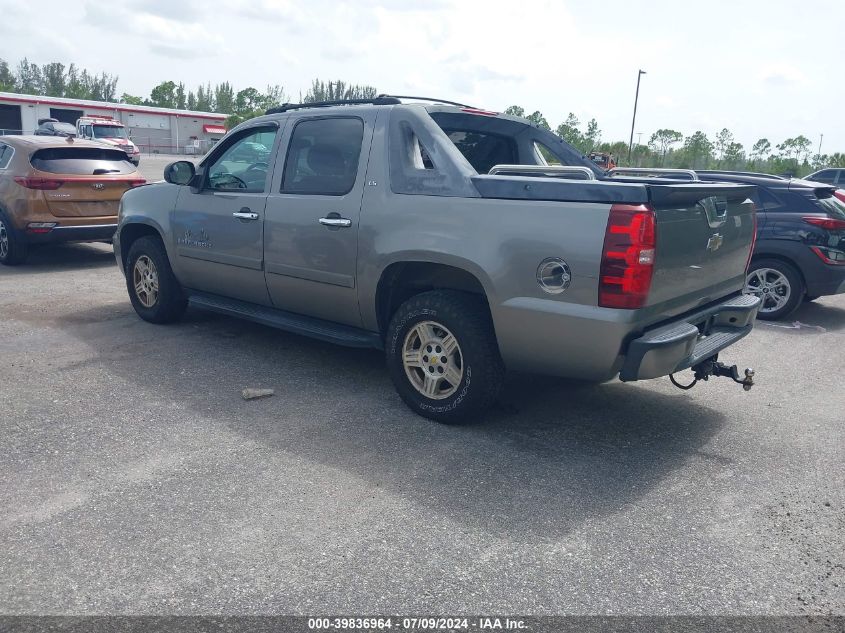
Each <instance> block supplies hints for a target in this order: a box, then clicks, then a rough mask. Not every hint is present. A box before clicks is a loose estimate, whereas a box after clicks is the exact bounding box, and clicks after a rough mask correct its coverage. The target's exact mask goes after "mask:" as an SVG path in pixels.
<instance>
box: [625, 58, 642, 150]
mask: <svg viewBox="0 0 845 633" xmlns="http://www.w3.org/2000/svg"><path fill="white" fill-rule="evenodd" d="M645 74H646V72H645V71H644V70H641V71H639V72H638V73H637V94H636V96H634V118H633V119H632V120H631V140H630V141H628V165H630V164H631V148H632V147H633V146H634V126H635V125H636V123H637V101H639V100H640V78H641V77H642V76H643V75H645Z"/></svg>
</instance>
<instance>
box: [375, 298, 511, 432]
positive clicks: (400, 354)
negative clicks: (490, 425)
mask: <svg viewBox="0 0 845 633" xmlns="http://www.w3.org/2000/svg"><path fill="white" fill-rule="evenodd" d="M385 347H386V355H387V367H388V371H389V373H390V377H391V379H392V380H393V384H394V385H395V387H396V390H397V391H398V392H399V395H400V396H401V397H402V400H404V401H405V404H407V405H408V406H409V407H410V408H411V410H413V411H414V412H415V413H418V414H419V415H421V416H423V417H426V418H430V419H432V420H436V421H438V422H443V423H445V424H458V423H461V422H465V421H470V420H472V419H473V418H475V417H477V416H479V415H480V414H482V413H483V412H484V411H486V410H487V409H488V408H489V407H490V406H491V405H492V404H493V403H494V402H495V400H496V397H497V395H498V393H499V390H500V389H501V386H502V382H503V380H504V374H505V368H504V364H503V363H502V359H501V357H500V355H499V348H498V345H497V343H496V336H495V333H494V331H493V323H492V321H491V320H490V314H489V311H488V310H487V308H486V306H485V305H484V302H483V300H482V299H480V298H479V297H476V296H474V295H471V294H467V293H462V292H455V291H450V290H433V291H431V292H424V293H422V294H419V295H416V296H414V297H412V298H411V299H409V300H408V301H406V302H405V303H404V304H402V305H401V306H400V307H399V309H398V310H397V311H396V313H395V314H394V315H393V318H392V320H391V322H390V326H389V327H388V331H387V340H386V346H385Z"/></svg>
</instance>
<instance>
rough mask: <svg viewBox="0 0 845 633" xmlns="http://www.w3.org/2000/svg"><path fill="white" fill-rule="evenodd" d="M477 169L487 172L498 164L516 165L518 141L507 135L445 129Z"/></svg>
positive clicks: (479, 171)
mask: <svg viewBox="0 0 845 633" xmlns="http://www.w3.org/2000/svg"><path fill="white" fill-rule="evenodd" d="M444 132H446V135H447V136H448V137H449V140H451V141H452V142H453V143H454V144H455V147H457V148H458V150H460V152H461V154H463V155H464V158H466V159H467V161H469V164H470V165H472V166H473V168H474V169H475V171H477V172H478V173H479V174H486V173H488V172H489V171H490V169H491V168H492V167H495V166H496V165H515V164H517V163H518V162H519V161H518V160H517V151H516V143H515V142H514V140H513V139H512V138H510V137H507V136H500V135H498V134H488V133H486V132H476V131H470V130H444Z"/></svg>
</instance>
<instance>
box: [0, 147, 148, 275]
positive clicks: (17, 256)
mask: <svg viewBox="0 0 845 633" xmlns="http://www.w3.org/2000/svg"><path fill="white" fill-rule="evenodd" d="M144 182H146V181H145V180H144V179H143V178H141V177H140V176H139V175H138V172H137V170H136V169H135V165H133V164H132V163H131V162H129V159H128V158H127V156H126V154H125V153H124V152H122V151H120V150H118V149H111V148H108V147H104V146H103V145H101V144H100V143H96V142H93V141H85V140H83V139H74V138H73V137H68V138H58V137H55V136H4V137H2V138H0V264H6V265H14V264H21V263H23V262H24V261H25V260H26V257H27V253H28V251H29V248H30V247H31V246H33V245H38V244H54V243H57V242H98V241H111V239H112V236H113V235H114V231H115V228H116V227H117V211H118V202H119V201H120V196H122V195H123V193H124V192H125V191H127V190H128V189H131V188H132V187H136V186H138V185H141V184H143V183H144Z"/></svg>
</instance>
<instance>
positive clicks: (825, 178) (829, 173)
mask: <svg viewBox="0 0 845 633" xmlns="http://www.w3.org/2000/svg"><path fill="white" fill-rule="evenodd" d="M810 180H813V181H815V182H828V183H830V184H833V183H834V182H835V180H836V170H835V169H823V170H822V171H820V172H819V173H817V174H814V175H813V176H812V177H811V178H810Z"/></svg>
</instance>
